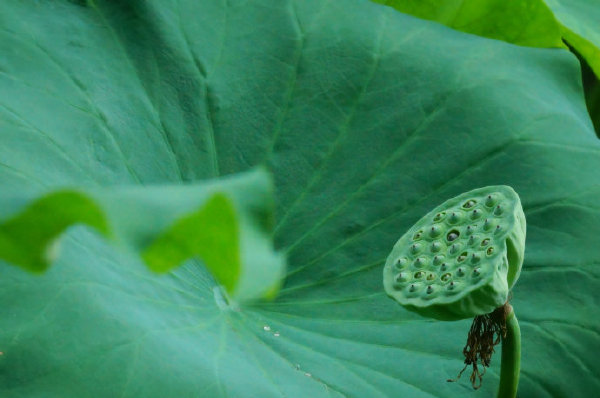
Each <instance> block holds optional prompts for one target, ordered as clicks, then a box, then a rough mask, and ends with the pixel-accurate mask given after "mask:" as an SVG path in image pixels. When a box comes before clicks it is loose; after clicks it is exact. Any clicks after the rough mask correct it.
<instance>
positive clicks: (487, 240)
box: [383, 186, 525, 320]
mask: <svg viewBox="0 0 600 398" xmlns="http://www.w3.org/2000/svg"><path fill="white" fill-rule="evenodd" d="M415 237H417V239H416V240H417V241H418V242H416V241H415V239H414V238H415ZM524 250H525V215H524V214H523V209H522V207H521V201H520V199H519V196H518V195H517V193H516V192H515V191H514V190H513V189H512V188H510V187H508V186H490V187H484V188H479V189H475V190H473V191H470V192H466V193H463V194H462V195H459V196H457V197H455V198H452V199H449V200H447V201H446V202H444V203H443V204H441V205H439V206H438V207H436V208H435V209H433V210H432V211H431V212H429V213H428V214H427V215H425V216H424V217H423V218H421V219H420V220H419V221H418V222H417V223H416V224H415V225H413V226H412V227H411V228H410V229H409V230H408V231H407V232H406V233H405V234H404V235H403V236H402V237H401V238H400V239H399V240H398V242H396V244H395V245H394V248H393V249H392V252H391V253H390V255H389V256H388V259H387V261H386V264H385V267H384V270H383V284H384V288H385V291H386V293H387V294H388V295H389V296H391V297H392V298H394V299H395V300H396V301H398V302H399V303H400V304H401V305H403V306H404V307H406V308H407V309H409V310H411V311H415V312H417V313H419V314H421V315H423V316H427V317H432V318H436V319H442V320H457V319H464V318H472V317H474V316H477V315H483V314H487V313H490V312H492V311H493V310H494V309H496V308H498V307H500V306H502V305H503V304H504V303H505V302H506V300H507V298H508V293H509V290H510V289H511V288H512V286H513V285H514V283H515V282H516V280H517V278H518V277H519V274H520V272H521V265H522V264H523V254H524ZM406 267H408V268H406ZM400 270H402V272H399V271H400ZM407 271H408V272H407Z"/></svg>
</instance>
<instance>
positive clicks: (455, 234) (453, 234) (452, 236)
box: [446, 229, 460, 242]
mask: <svg viewBox="0 0 600 398" xmlns="http://www.w3.org/2000/svg"><path fill="white" fill-rule="evenodd" d="M459 236H460V232H458V231H457V230H456V229H453V230H452V231H450V232H448V235H446V239H448V242H452V241H453V240H456V239H458V237H459Z"/></svg>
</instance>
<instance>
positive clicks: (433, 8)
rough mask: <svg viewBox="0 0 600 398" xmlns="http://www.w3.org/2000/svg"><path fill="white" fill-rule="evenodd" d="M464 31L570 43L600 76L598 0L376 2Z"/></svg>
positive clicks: (541, 43) (539, 43) (543, 43)
mask: <svg viewBox="0 0 600 398" xmlns="http://www.w3.org/2000/svg"><path fill="white" fill-rule="evenodd" d="M373 1H374V2H376V3H381V4H385V5H388V6H390V7H393V8H395V9H397V10H399V11H401V12H404V13H407V14H411V15H415V16H417V17H419V18H423V19H428V20H432V21H436V22H439V23H441V24H443V25H446V26H448V27H451V28H453V29H457V30H460V31H462V32H467V33H472V34H475V35H479V36H483V37H489V38H492V39H498V40H504V41H506V42H509V43H514V44H519V45H522V46H530V47H547V48H551V47H564V45H563V43H562V40H563V39H564V40H566V41H567V42H568V43H569V45H571V46H572V47H573V48H575V50H576V51H577V52H578V53H580V54H581V55H582V56H583V58H584V59H585V60H586V61H587V62H588V63H589V64H590V66H591V68H592V70H593V71H594V73H595V74H596V76H598V77H600V29H598V25H599V24H600V22H599V21H600V3H598V0H574V1H571V0H568V1H566V0H527V1H503V0H452V1H441V0H373Z"/></svg>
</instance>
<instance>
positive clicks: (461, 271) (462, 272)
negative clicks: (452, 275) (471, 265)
mask: <svg viewBox="0 0 600 398" xmlns="http://www.w3.org/2000/svg"><path fill="white" fill-rule="evenodd" d="M456 271H457V272H458V275H459V276H463V275H464V274H465V271H464V270H463V269H462V267H459V268H458V269H457V270H456Z"/></svg>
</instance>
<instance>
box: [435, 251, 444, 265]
mask: <svg viewBox="0 0 600 398" xmlns="http://www.w3.org/2000/svg"><path fill="white" fill-rule="evenodd" d="M443 260H444V256H442V255H441V254H440V255H439V256H435V257H433V265H440V264H441V262H442V261H443Z"/></svg>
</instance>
